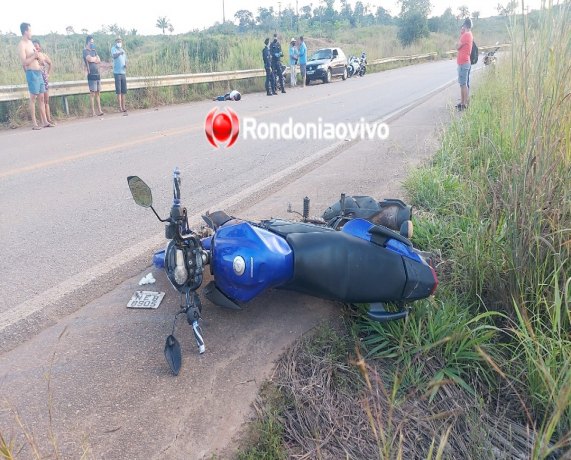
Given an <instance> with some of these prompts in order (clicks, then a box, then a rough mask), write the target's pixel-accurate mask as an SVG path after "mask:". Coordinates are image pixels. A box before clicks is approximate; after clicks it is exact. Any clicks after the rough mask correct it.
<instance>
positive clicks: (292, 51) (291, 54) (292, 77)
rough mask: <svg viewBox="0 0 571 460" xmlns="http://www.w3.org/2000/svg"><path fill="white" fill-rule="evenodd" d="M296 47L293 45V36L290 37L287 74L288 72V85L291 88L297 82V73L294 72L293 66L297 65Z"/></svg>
mask: <svg viewBox="0 0 571 460" xmlns="http://www.w3.org/2000/svg"><path fill="white" fill-rule="evenodd" d="M297 58H298V53H297V47H296V46H295V38H292V39H291V42H290V45H289V74H290V82H291V83H290V85H291V87H292V88H293V87H294V86H295V85H296V83H297V81H296V80H297V75H296V72H295V66H296V65H297Z"/></svg>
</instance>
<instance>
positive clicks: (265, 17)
mask: <svg viewBox="0 0 571 460" xmlns="http://www.w3.org/2000/svg"><path fill="white" fill-rule="evenodd" d="M256 20H257V21H258V24H260V27H261V28H262V29H263V30H265V31H266V32H269V31H270V30H272V29H275V18H274V7H273V6H270V7H269V8H263V7H260V8H258V17H257V18H256Z"/></svg>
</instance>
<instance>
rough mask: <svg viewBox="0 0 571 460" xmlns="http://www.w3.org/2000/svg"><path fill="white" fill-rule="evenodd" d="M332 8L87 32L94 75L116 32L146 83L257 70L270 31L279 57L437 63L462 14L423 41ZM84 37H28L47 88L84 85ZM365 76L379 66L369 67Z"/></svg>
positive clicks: (11, 55) (214, 90) (436, 26)
mask: <svg viewBox="0 0 571 460" xmlns="http://www.w3.org/2000/svg"><path fill="white" fill-rule="evenodd" d="M419 2H420V0H419ZM329 3H331V5H332V4H333V2H332V1H328V2H327V5H329ZM412 3H414V2H412ZM420 3H422V2H420ZM331 5H329V6H326V7H318V8H315V9H314V10H312V9H311V8H309V9H307V8H305V9H304V8H303V7H301V8H300V11H299V13H300V14H299V19H296V16H295V14H293V13H292V11H291V10H290V9H285V10H283V11H281V12H278V11H275V10H274V9H273V8H260V9H259V10H258V15H257V16H254V13H252V12H249V11H247V10H241V11H239V12H238V13H236V17H235V18H234V22H232V21H227V22H226V23H224V24H217V25H214V26H212V27H210V28H209V29H206V30H203V31H193V32H189V33H185V34H177V35H172V33H171V34H159V35H155V36H141V35H138V34H137V31H136V30H131V31H127V30H124V29H123V28H121V27H120V26H118V25H117V24H113V25H109V26H106V27H103V28H102V29H101V30H99V31H96V32H94V33H93V35H94V40H95V44H96V46H97V51H98V54H99V55H100V57H101V59H102V65H101V77H102V78H112V77H113V74H112V72H113V71H112V58H111V46H112V45H113V44H114V40H115V36H116V35H117V34H121V35H122V36H123V42H124V47H125V49H126V51H127V56H128V65H127V76H128V77H135V76H137V77H147V76H160V75H173V74H188V73H200V72H214V71H225V70H226V71H228V70H243V69H257V68H261V67H262V62H261V51H262V47H263V40H264V38H265V37H267V36H271V34H273V32H274V31H277V32H278V33H279V34H280V39H281V43H282V47H283V49H284V52H285V51H286V50H287V46H288V41H289V39H290V38H291V37H298V36H299V35H304V36H305V38H306V43H307V46H308V50H309V53H310V54H311V53H312V51H315V50H316V49H318V48H320V47H324V46H331V45H336V46H340V47H342V49H343V50H344V51H345V53H346V54H347V55H348V56H349V55H351V54H355V55H360V54H361V52H362V51H363V50H365V51H366V52H367V57H368V59H369V60H370V61H371V60H374V59H379V58H384V57H390V56H398V55H400V56H402V55H411V54H420V53H427V52H437V53H439V55H440V56H441V57H445V54H444V53H445V52H446V51H449V50H451V49H453V48H454V43H455V40H456V39H457V35H458V30H459V25H460V23H461V18H460V14H464V13H466V14H467V11H464V12H454V13H453V12H452V10H451V9H448V10H446V12H445V13H444V14H442V15H441V16H438V17H434V18H429V19H426V21H425V29H423V30H424V32H423V35H422V36H418V37H417V36H416V35H414V36H409V35H405V38H404V39H403V34H402V32H401V30H402V25H401V23H400V20H399V18H396V17H391V16H390V15H388V13H387V12H386V10H384V9H383V8H381V7H380V8H379V10H377V11H374V12H373V11H369V10H368V9H367V8H365V7H364V6H363V5H362V4H361V6H359V7H357V6H356V7H355V9H351V6H350V5H345V6H344V7H343V8H342V9H341V10H340V11H337V10H334V9H333V8H332V6H331ZM455 13H458V14H455ZM476 13H477V12H476ZM292 14H293V16H292ZM159 20H160V21H159ZM163 20H164V21H163ZM165 21H166V22H165ZM159 22H160V23H161V25H164V24H165V23H166V24H167V25H166V27H167V29H168V26H169V25H171V24H170V22H169V20H168V18H159V19H158V20H157V24H158V23H159ZM507 25H508V19H507V16H497V17H493V18H485V19H479V20H478V21H477V22H476V25H475V28H476V30H477V31H478V34H480V36H482V37H485V40H484V39H482V40H480V45H483V44H488V45H491V44H493V43H495V42H496V41H500V42H502V43H504V42H506V41H508V39H509V36H508V33H507ZM33 26H34V25H33V24H32V27H33ZM171 26H172V25H171ZM157 27H158V25H157ZM159 28H160V29H161V30H163V31H164V29H162V28H161V27H159ZM32 30H33V29H32ZM90 32H92V31H90ZM86 35H87V31H86V30H84V31H83V32H82V33H81V34H79V33H76V32H75V30H74V28H73V27H71V26H70V27H68V34H67V35H61V34H56V33H51V34H49V35H46V36H34V38H38V39H39V40H40V42H41V44H42V47H43V49H44V51H45V52H46V53H47V54H48V55H49V56H50V58H51V59H52V61H53V63H54V70H53V73H52V74H51V76H50V82H52V83H53V82H58V81H83V80H85V70H84V65H83V61H82V59H81V55H82V50H83V47H84V44H85V37H86ZM19 40H20V37H19V36H17V35H15V34H6V33H5V34H0V59H1V61H2V62H3V63H4V64H3V65H2V66H0V85H22V84H25V78H24V74H23V72H22V69H21V65H20V62H19V59H18V57H17V54H16V47H17V43H18V41H19ZM284 54H287V52H285V53H284ZM285 59H286V58H284V62H285ZM370 70H371V71H375V70H380V68H377V69H375V68H374V67H373V68H370ZM263 83H264V79H263V78H257V79H251V80H240V81H236V82H224V83H217V84H200V85H183V86H177V87H160V88H157V87H149V88H145V89H140V90H130V91H129V96H128V105H129V107H130V108H149V107H157V106H161V105H166V104H173V103H179V102H188V101H193V100H204V99H211V98H212V97H214V96H218V95H219V94H224V93H225V92H226V91H229V90H230V89H234V87H235V88H238V89H239V90H240V92H242V93H247V92H252V91H262V90H263ZM67 99H68V106H69V111H70V115H71V116H85V115H86V114H88V113H90V109H89V96H88V95H87V94H85V95H79V96H70V97H68V98H67ZM101 103H102V106H103V107H104V108H106V109H107V110H112V111H113V110H114V109H115V104H116V98H115V95H114V94H113V93H102V95H101ZM50 105H51V113H52V114H53V115H54V116H55V117H59V118H62V117H64V116H65V115H64V111H63V106H62V103H61V98H57V97H54V98H51V102H50ZM27 120H28V103H27V101H26V100H23V101H15V102H11V103H0V123H3V124H5V125H9V126H12V127H16V126H19V125H21V124H23V123H27Z"/></svg>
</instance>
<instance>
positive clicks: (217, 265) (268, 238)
mask: <svg viewBox="0 0 571 460" xmlns="http://www.w3.org/2000/svg"><path fill="white" fill-rule="evenodd" d="M211 267H212V272H213V274H214V277H215V280H216V286H217V287H218V289H220V291H221V292H222V293H223V294H225V295H226V296H228V297H229V298H230V299H232V300H234V301H241V302H247V301H248V300H251V299H253V298H254V297H256V296H257V295H258V294H260V293H261V292H262V291H264V290H266V289H268V288H271V287H275V286H279V285H282V284H284V283H286V282H287V281H289V280H290V279H291V277H292V276H293V254H292V250H291V247H290V246H289V245H288V244H287V242H286V241H285V240H284V239H283V238H282V237H280V236H278V235H276V234H274V233H272V232H270V231H268V230H265V229H263V228H259V227H256V226H254V225H252V224H250V223H249V222H243V221H242V222H239V223H236V224H233V223H230V224H226V225H224V226H223V227H221V228H220V229H219V230H218V231H217V232H216V235H215V237H214V238H213V240H212V261H211Z"/></svg>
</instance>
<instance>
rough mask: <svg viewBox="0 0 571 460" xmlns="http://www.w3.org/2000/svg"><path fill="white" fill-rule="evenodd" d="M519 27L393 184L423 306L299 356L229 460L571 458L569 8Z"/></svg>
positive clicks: (310, 346)
mask: <svg viewBox="0 0 571 460" xmlns="http://www.w3.org/2000/svg"><path fill="white" fill-rule="evenodd" d="M528 19H529V18H527V19H526V18H521V17H517V18H516V17H512V19H511V26H510V33H511V36H510V41H511V43H512V47H511V52H510V53H506V54H504V55H503V56H502V58H501V60H500V62H499V63H498V66H497V67H492V68H486V69H484V72H485V73H484V74H483V75H482V77H480V78H481V79H482V84H480V85H479V86H478V89H477V91H475V92H474V94H473V95H472V99H471V104H470V107H469V109H468V111H466V112H465V113H463V114H462V115H461V116H459V117H458V118H457V119H456V120H455V121H454V122H453V123H452V124H451V126H449V127H448V129H447V130H446V132H445V133H444V135H443V139H442V146H441V148H440V150H439V151H438V152H437V154H436V155H435V157H434V158H433V160H432V161H431V163H430V164H429V165H426V166H424V167H422V168H420V169H418V170H416V171H415V172H414V173H413V174H412V175H411V176H410V177H409V178H408V180H407V182H406V184H405V185H406V189H407V191H408V194H409V198H410V200H411V201H412V203H413V204H414V205H415V206H416V207H417V209H418V210H419V212H418V213H417V220H416V225H415V237H414V240H415V244H416V245H417V246H418V247H420V248H421V249H423V250H429V251H437V253H436V255H435V257H434V259H433V261H434V263H435V265H436V270H437V272H438V275H439V279H440V286H439V288H438V290H437V293H436V296H435V297H434V298H433V299H431V300H430V301H426V302H418V303H417V304H415V306H414V309H413V311H412V313H411V315H410V316H409V317H408V318H407V320H406V321H403V322H396V323H388V324H377V323H372V322H370V321H366V320H362V319H359V317H358V316H354V315H350V316H349V318H350V319H349V321H348V324H347V325H345V326H344V327H341V329H340V330H336V329H332V328H331V327H324V328H323V329H320V330H318V331H317V332H316V334H315V336H314V337H313V338H307V339H304V340H303V341H302V342H300V343H299V344H297V345H296V346H295V347H294V348H293V349H292V350H290V351H289V352H288V353H287V354H286V355H285V356H284V357H283V358H282V360H281V361H280V362H279V363H278V368H277V370H276V372H275V374H274V376H273V377H272V380H271V381H270V382H269V383H268V384H267V386H266V388H265V391H264V392H262V393H261V394H260V400H259V401H258V403H257V404H256V408H257V412H258V421H257V422H256V423H257V425H254V428H253V430H252V433H253V434H252V435H251V436H250V438H249V444H248V443H246V445H245V446H242V449H241V451H240V454H239V458H246V459H248V458H288V457H291V456H296V455H299V456H300V457H303V458H382V459H389V458H478V459H479V458H481V459H489V458H506V459H507V458H510V459H511V458H532V459H556V458H557V459H559V458H562V459H570V458H571V257H570V256H571V186H570V184H571V47H570V42H569V37H570V36H571V8H570V5H569V4H568V3H567V4H565V5H563V6H561V7H560V8H552V9H548V10H545V11H544V12H542V15H541V18H540V20H539V21H537V23H531V24H530V22H529V20H528ZM355 344H356V345H355ZM268 388H270V389H271V390H269V389H268ZM267 394H271V398H268V397H267ZM268 401H269V402H268ZM260 427H261V428H260ZM256 433H258V434H259V433H263V434H264V435H263V436H258V437H256ZM278 439H279V440H281V443H278V442H277V440H278ZM252 452H254V454H252Z"/></svg>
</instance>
